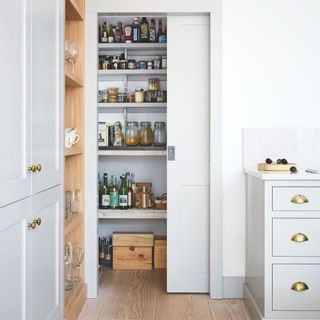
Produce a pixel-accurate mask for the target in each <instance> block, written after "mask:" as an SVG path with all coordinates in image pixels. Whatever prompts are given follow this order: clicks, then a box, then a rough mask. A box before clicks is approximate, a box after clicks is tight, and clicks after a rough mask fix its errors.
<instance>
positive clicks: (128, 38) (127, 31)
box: [124, 24, 132, 43]
mask: <svg viewBox="0 0 320 320" xmlns="http://www.w3.org/2000/svg"><path fill="white" fill-rule="evenodd" d="M124 41H125V42H126V43H131V42H132V25H131V24H127V25H126V26H125V27H124Z"/></svg>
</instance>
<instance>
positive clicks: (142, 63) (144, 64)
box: [138, 61, 147, 69]
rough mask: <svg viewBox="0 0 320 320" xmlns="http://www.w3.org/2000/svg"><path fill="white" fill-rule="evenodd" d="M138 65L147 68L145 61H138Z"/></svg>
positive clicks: (140, 67)
mask: <svg viewBox="0 0 320 320" xmlns="http://www.w3.org/2000/svg"><path fill="white" fill-rule="evenodd" d="M138 65H139V69H147V62H146V61H139V62H138Z"/></svg>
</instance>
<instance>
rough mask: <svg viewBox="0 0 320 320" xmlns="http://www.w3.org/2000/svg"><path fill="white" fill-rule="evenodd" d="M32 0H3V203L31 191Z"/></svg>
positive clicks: (0, 133)
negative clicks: (29, 169) (30, 59)
mask: <svg viewBox="0 0 320 320" xmlns="http://www.w3.org/2000/svg"><path fill="white" fill-rule="evenodd" d="M29 8H30V1H29V0H18V1H9V0H2V1H0V39H1V59H0V70H1V72H0V83H1V86H0V97H1V116H0V149H1V166H0V194H1V196H0V207H2V206H4V205H7V204H9V203H12V202H14V201H17V200H20V199H23V198H26V197H27V196H29V195H30V194H31V174H30V172H28V166H29V165H30V163H31V162H30V161H31V158H30V138H31V135H30V115H31V112H30V94H29V93H30V91H29V90H28V89H29V84H30V67H29V63H27V61H28V57H29V52H30V47H29V43H30V39H31V38H30V20H29V16H30V9H29Z"/></svg>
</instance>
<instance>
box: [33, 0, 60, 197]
mask: <svg viewBox="0 0 320 320" xmlns="http://www.w3.org/2000/svg"><path fill="white" fill-rule="evenodd" d="M60 3H61V1H52V0H33V1H32V162H33V164H36V165H37V164H41V166H42V169H41V171H40V172H35V173H34V174H33V180H32V193H33V194H36V193H38V192H40V191H42V190H46V189H48V188H50V187H52V186H55V185H58V184H60V183H61V175H60V170H61V168H60V161H59V159H60V156H61V150H60V144H59V140H60V122H59V119H60V110H61V106H60V98H59V94H60V92H59V86H60V84H59V79H60V71H61V70H60V69H61V68H60V66H61V65H62V63H61V62H60V61H59V58H60V50H61V49H60V48H61V46H60V40H61V39H60V38H59V18H60V15H59V14H60V12H59V10H60V7H59V5H60Z"/></svg>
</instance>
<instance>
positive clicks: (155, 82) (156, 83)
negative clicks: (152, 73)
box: [148, 78, 160, 91]
mask: <svg viewBox="0 0 320 320" xmlns="http://www.w3.org/2000/svg"><path fill="white" fill-rule="evenodd" d="M148 90H151V91H152V90H153V91H158V90H160V80H159V79H158V78H150V79H149V80H148Z"/></svg>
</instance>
